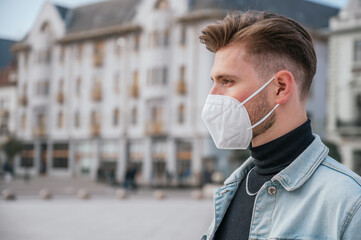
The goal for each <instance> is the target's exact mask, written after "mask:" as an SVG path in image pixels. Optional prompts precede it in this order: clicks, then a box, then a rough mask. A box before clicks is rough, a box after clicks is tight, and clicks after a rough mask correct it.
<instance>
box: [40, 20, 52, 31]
mask: <svg viewBox="0 0 361 240" xmlns="http://www.w3.org/2000/svg"><path fill="white" fill-rule="evenodd" d="M40 31H41V32H49V31H50V24H49V22H48V21H46V22H44V23H43V24H42V25H41V27H40Z"/></svg>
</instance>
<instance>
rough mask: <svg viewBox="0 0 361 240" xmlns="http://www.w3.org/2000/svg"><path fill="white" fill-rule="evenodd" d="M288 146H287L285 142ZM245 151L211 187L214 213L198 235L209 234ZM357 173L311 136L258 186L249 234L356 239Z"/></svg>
mask: <svg viewBox="0 0 361 240" xmlns="http://www.w3.org/2000/svg"><path fill="white" fill-rule="evenodd" d="M285 147H287V146H285ZM253 166H254V163H253V159H252V158H251V157H250V158H249V159H248V160H247V161H246V162H245V163H244V164H242V166H241V167H239V168H238V169H237V170H236V171H235V172H233V173H232V175H231V176H230V177H229V178H228V179H227V180H226V181H225V182H224V186H222V187H221V188H219V189H217V190H215V191H214V205H215V211H214V219H213V222H212V224H211V226H210V227H209V229H208V232H207V234H205V235H203V236H202V238H201V239H202V240H211V239H213V238H214V234H215V232H216V230H217V228H218V227H219V225H220V223H221V221H222V218H223V216H224V214H225V213H226V211H227V208H228V206H229V204H230V202H231V200H232V198H233V196H234V194H235V192H236V190H237V188H238V186H239V184H240V182H241V181H242V180H243V179H244V178H245V177H246V175H247V173H248V171H249V170H250V169H251V168H252V167H253ZM360 205H361V178H360V176H358V175H357V174H355V173H354V172H352V171H351V170H349V169H348V168H346V167H345V166H343V165H342V164H340V163H338V162H337V161H335V160H334V159H332V158H330V157H329V156H328V148H327V147H326V146H325V145H324V144H323V143H322V142H321V140H320V138H319V137H318V136H317V135H315V140H314V141H313V142H312V143H311V145H310V146H308V148H307V149H306V150H305V151H304V152H303V153H302V154H301V155H300V156H298V157H297V158H296V159H295V160H294V161H293V162H292V163H291V164H290V165H289V166H288V167H287V168H285V169H283V170H282V171H281V172H279V173H278V174H276V175H275V176H274V177H273V178H272V179H271V180H270V181H267V182H266V183H264V185H263V186H262V187H261V189H260V191H259V192H258V194H257V196H256V199H255V202H254V207H253V214H252V220H251V225H250V234H249V239H252V240H253V239H254V240H256V239H277V240H286V239H287V240H288V239H298V240H304V239H308V240H309V239H312V240H315V239H317V240H320V239H325V240H326V239H327V240H336V239H350V240H357V239H359V240H361V209H360Z"/></svg>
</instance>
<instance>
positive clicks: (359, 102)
mask: <svg viewBox="0 0 361 240" xmlns="http://www.w3.org/2000/svg"><path fill="white" fill-rule="evenodd" d="M355 107H356V109H357V112H356V126H358V127H361V93H359V94H358V95H356V103H355Z"/></svg>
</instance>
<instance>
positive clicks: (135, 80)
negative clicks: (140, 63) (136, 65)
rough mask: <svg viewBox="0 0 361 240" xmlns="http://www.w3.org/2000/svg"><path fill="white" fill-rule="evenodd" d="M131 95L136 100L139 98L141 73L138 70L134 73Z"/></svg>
mask: <svg viewBox="0 0 361 240" xmlns="http://www.w3.org/2000/svg"><path fill="white" fill-rule="evenodd" d="M130 95H131V96H132V97H134V98H137V97H138V96H139V73H138V71H137V70H136V71H134V73H133V83H132V85H131V93H130Z"/></svg>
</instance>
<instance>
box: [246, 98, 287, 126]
mask: <svg viewBox="0 0 361 240" xmlns="http://www.w3.org/2000/svg"><path fill="white" fill-rule="evenodd" d="M279 105H280V104H279V103H277V104H276V106H275V107H274V108H273V109H272V110H271V111H270V112H269V113H268V114H267V115H266V116H264V117H263V118H262V119H261V120H259V121H258V122H257V123H256V124H254V125H253V126H251V127H249V128H247V131H248V130H251V129H253V128H255V127H257V126H258V125H260V124H261V123H263V121H264V120H266V119H267V118H268V117H269V116H270V115H271V114H272V113H273V111H274V110H275V109H276V108H277V107H278V106H279Z"/></svg>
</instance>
